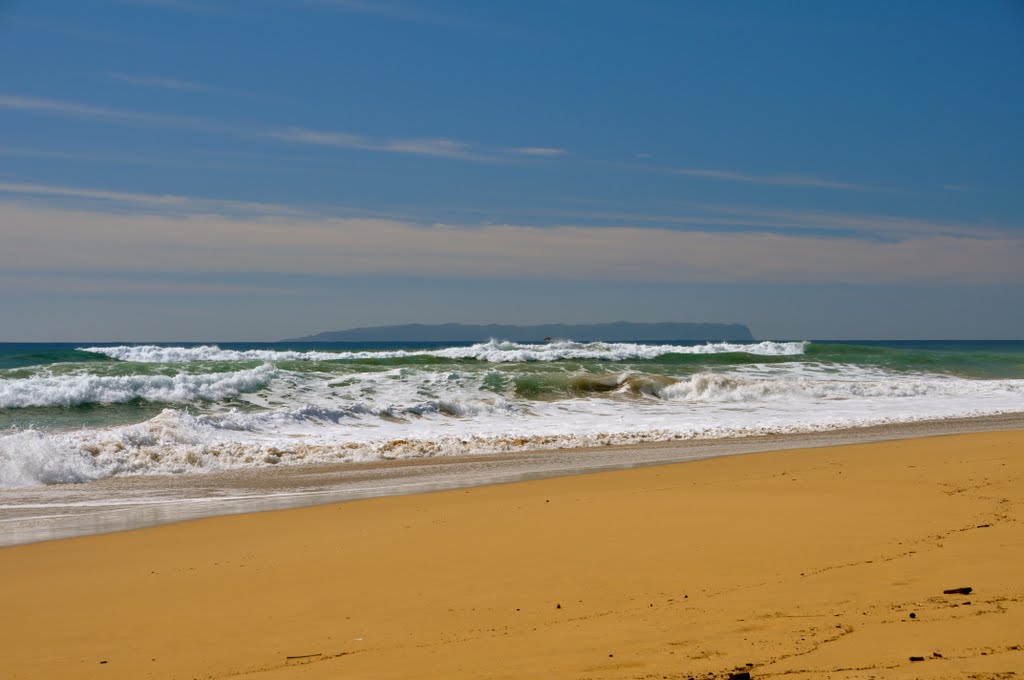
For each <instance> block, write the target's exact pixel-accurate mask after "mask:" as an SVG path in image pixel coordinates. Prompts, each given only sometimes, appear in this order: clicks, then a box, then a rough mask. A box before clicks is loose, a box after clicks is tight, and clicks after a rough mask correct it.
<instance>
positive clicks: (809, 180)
mask: <svg viewBox="0 0 1024 680" xmlns="http://www.w3.org/2000/svg"><path fill="white" fill-rule="evenodd" d="M668 171H669V172H671V173H674V174H676V175H687V176H690V177H700V178H703V179H711V180H721V181H724V182H746V183H748V184H771V185H777V186H789V187H806V188H812V189H841V190H844V191H882V189H881V188H880V187H873V186H868V185H866V184H854V183H852V182H840V181H836V180H831V179H825V178H822V177H814V176H812V175H752V174H748V173H743V172H733V171H730V170H712V169H708V168H668Z"/></svg>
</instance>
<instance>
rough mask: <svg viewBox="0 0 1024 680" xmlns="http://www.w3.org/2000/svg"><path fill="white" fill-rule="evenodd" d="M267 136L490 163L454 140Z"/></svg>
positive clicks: (293, 131)
mask: <svg viewBox="0 0 1024 680" xmlns="http://www.w3.org/2000/svg"><path fill="white" fill-rule="evenodd" d="M263 136H264V137H266V138H269V139H276V140H280V141H283V142H291V143H293V144H310V145H313V146H325V147H336V148H343V149H360V150H363V151H380V152H383V153H406V154H415V155H420V156H437V157H440V158H459V159H462V160H471V161H481V160H489V157H488V156H487V155H484V154H482V153H480V152H478V151H475V150H474V149H473V146H472V145H471V144H469V143H467V142H460V141H457V140H454V139H440V138H436V139H431V138H412V139H371V138H368V137H364V136H362V135H356V134H351V133H347V132H327V131H323V130H310V129H308V128H301V127H292V128H284V129H280V130H269V131H267V132H264V133H263Z"/></svg>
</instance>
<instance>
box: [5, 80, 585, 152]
mask: <svg viewBox="0 0 1024 680" xmlns="http://www.w3.org/2000/svg"><path fill="white" fill-rule="evenodd" d="M0 109H7V110H16V111H34V112H39V113H47V114H51V115H58V116H65V117H70V118H85V119H91V120H104V121H108V122H118V123H125V124H131V125H145V126H157V127H165V128H172V129H189V130H194V131H198V132H204V133H212V134H227V135H233V136H236V137H247V138H257V139H267V140H275V141H278V142H287V143H290V144H301V145H306V146H319V147H327V148H339V149H357V150H362V151H373V152H378V153H398V154H412V155H417V156H432V157H435V158H452V159H459V160H465V161H495V160H498V159H500V158H501V157H502V156H510V155H525V156H533V157H556V156H561V155H564V154H565V153H567V152H566V151H565V150H564V149H557V148H552V147H540V146H525V147H515V148H511V149H492V148H488V147H485V146H481V145H478V144H473V143H470V142H466V141H461V140H457V139H447V138H443V137H368V136H366V135H360V134H355V133H350V132H338V131H329V130H313V129H310V128H305V127H299V126H291V127H282V128H247V127H237V126H232V125H230V124H226V123H219V122H217V121H213V120H210V119H208V118H203V117H200V116H178V115H170V114H157V113H142V112H137V111H125V110H123V109H114V108H109V107H103V106H93V105H90V104H81V103H78V102H69V101H63V100H59V99H46V98H42V97H26V96H22V95H10V94H0Z"/></svg>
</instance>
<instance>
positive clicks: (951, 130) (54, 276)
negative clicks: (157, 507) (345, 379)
mask: <svg viewBox="0 0 1024 680" xmlns="http://www.w3.org/2000/svg"><path fill="white" fill-rule="evenodd" d="M1022 300H1024V2H1021V0H988V1H984V2H978V1H975V0H965V1H963V2H943V1H940V0H931V1H926V2H913V1H910V0H908V1H905V2H897V3H894V2H881V1H877V2H872V1H866V2H858V3H848V2H819V1H817V0H808V1H799V0H792V1H787V2H740V1H722V2H712V1H710V0H708V1H693V2H683V1H681V0H680V1H678V2H676V1H671V0H660V1H654V0H630V1H628V2H627V1H625V0H622V1H620V2H610V1H604V0H517V1H513V0H495V1H493V2H478V1H468V0H466V1H456V0H437V1H434V2H426V1H423V2H415V1H414V0H248V1H245V2H243V1H242V0H234V1H229V0H220V1H217V0H91V1H90V2H80V1H78V0H74V1H72V0H66V1H60V0H34V1H29V0H22V1H17V0H15V1H11V0H6V1H5V0H0V341H7V342H15V341H25V342H27V341H109V340H124V341H146V340H159V341H174V340H182V341H203V340H209V341H217V340H220V341H230V340H235V341H264V340H268V341H269V340H277V339H280V338H285V337H296V336H300V335H306V334H311V333H315V332H319V331H325V330H338V329H344V328H352V327H358V326H368V325H383V324H397V323H412V322H419V323H442V322H465V323H523V324H527V323H548V322H556V323H559V322H564V323H593V322H607V321H620V320H626V321H707V322H728V323H745V324H747V325H748V326H749V327H750V328H751V330H752V332H753V333H754V334H755V336H757V337H759V338H778V339H896V338H910V339H928V338H988V339H1001V338H1024V307H1022V304H1021V301H1022Z"/></svg>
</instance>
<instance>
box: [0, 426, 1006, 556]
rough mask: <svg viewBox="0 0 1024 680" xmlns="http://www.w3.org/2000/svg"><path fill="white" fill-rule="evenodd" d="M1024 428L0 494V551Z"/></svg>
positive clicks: (116, 482)
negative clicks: (254, 516) (189, 524)
mask: <svg viewBox="0 0 1024 680" xmlns="http://www.w3.org/2000/svg"><path fill="white" fill-rule="evenodd" d="M1013 429H1024V412H1021V413H1009V414H999V415H992V416H977V417H968V418H950V419H938V420H925V421H915V422H908V423H895V424H886V425H874V426H867V427H853V428H845V429H837V430H826V431H816V432H807V433H799V434H786V435H778V434H775V435H756V436H750V437H731V438H722V439H692V440H674V441H666V442H644V443H639V444H630V445H613V446H604V447H594V448H580V449H543V450H537V451H521V452H512V453H501V454H477V455H473V454H467V455H464V456H445V457H432V458H408V459H398V460H389V461H380V462H372V463H335V464H310V465H294V466H286V467H265V468H253V469H244V470H238V469H235V470H218V471H213V472H205V473H196V474H183V475H140V476H124V477H111V478H106V479H102V480H97V481H93V482H86V483H83V484H59V485H52V486H47V487H23V488H17V489H0V548H3V547H4V546H16V545H22V544H28V543H34V542H39V541H51V540H60V539H65V538H73V537H78V536H90V535H95V534H104V533H110V532H119V531H129V530H133V529H140V528H145V527H152V526H159V525H163V524H172V523H177V522H185V521H191V520H195V519H201V518H205V517H216V516H221V515H235V514H245V513H253V512H267V511H274V510H283V509H290V508H301V507H309V506H317V505H324V504H331V503H338V502H345V501H351V500H359V499H366V498H377V497H388V496H402V495H409V494H422V493H432V492H437V491H444V490H451V489H465V488H474V487H483V486H493V485H499V484H507V483H514V482H520V481H528V480H534V479H547V478H554V477H565V476H574V475H581V474H590V473H595V472H603V471H613V470H624V469H630V468H637V467H648V466H656V465H667V464H673V463H680V462H689V461H697V460H705V459H710V458H717V457H722V456H735V455H744V454H750V453H761V452H770V451H781V450H791V449H807V448H821V447H830V446H842V445H848V444H858V443H868V442H879V441H895V440H901V439H907V438H920V437H933V436H942V435H948V434H962V433H970V432H989V431H999V430H1013Z"/></svg>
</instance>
